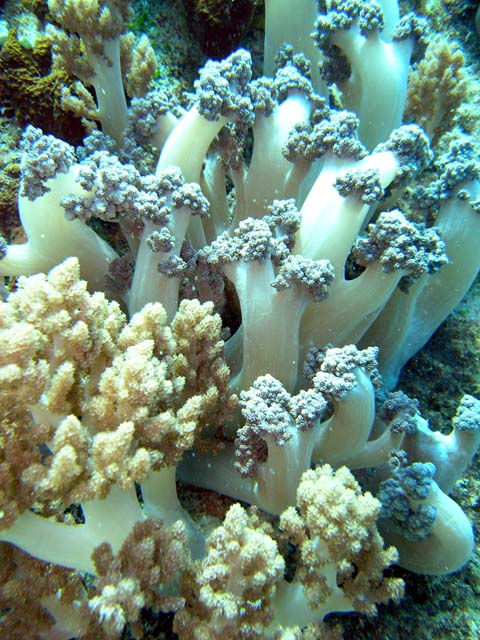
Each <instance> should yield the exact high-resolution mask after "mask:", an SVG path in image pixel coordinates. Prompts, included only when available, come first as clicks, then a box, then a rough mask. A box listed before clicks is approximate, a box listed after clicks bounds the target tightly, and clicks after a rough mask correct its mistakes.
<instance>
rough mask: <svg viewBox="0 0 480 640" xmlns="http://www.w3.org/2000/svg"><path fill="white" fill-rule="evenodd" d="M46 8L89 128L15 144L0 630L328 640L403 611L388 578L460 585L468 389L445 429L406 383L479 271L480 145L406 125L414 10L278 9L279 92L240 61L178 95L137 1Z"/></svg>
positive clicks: (224, 64) (367, 5)
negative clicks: (163, 81) (441, 140)
mask: <svg viewBox="0 0 480 640" xmlns="http://www.w3.org/2000/svg"><path fill="white" fill-rule="evenodd" d="M48 4H49V10H50V15H51V17H52V24H51V25H49V26H48V34H49V36H50V37H51V38H52V41H53V55H54V64H55V65H63V66H64V67H65V68H66V69H68V71H69V72H70V73H71V74H73V75H74V76H75V77H76V78H77V79H78V81H77V85H76V91H75V92H73V91H72V90H71V88H70V89H69V90H67V89H65V90H64V95H63V100H64V104H65V105H66V106H67V107H68V106H70V107H71V108H72V109H75V110H76V113H77V114H78V113H80V114H81V115H82V116H83V118H84V122H85V126H87V127H89V128H90V130H91V135H89V136H88V137H87V138H86V139H85V141H84V145H83V146H82V147H80V148H78V149H74V148H73V147H72V146H70V145H69V144H67V143H65V142H63V141H61V140H59V139H56V138H54V137H53V136H50V135H44V134H43V132H42V131H41V130H39V129H37V128H34V127H32V126H29V127H27V128H26V130H25V132H24V135H23V143H22V144H23V157H22V165H21V169H22V178H21V188H20V193H19V212H20V219H21V223H22V226H23V229H24V232H25V236H26V241H25V242H24V243H23V244H7V243H6V242H5V241H2V245H1V260H0V274H1V275H2V276H10V277H12V276H18V278H17V279H16V286H15V288H14V290H12V292H11V293H10V294H9V295H8V297H7V298H6V299H5V300H4V301H3V302H1V303H0V304H1V312H0V393H1V407H0V410H1V449H0V477H1V491H0V496H1V511H0V537H1V539H2V540H3V541H4V542H9V543H12V544H11V545H8V546H7V545H4V546H5V548H6V551H4V567H3V568H2V572H3V576H2V581H3V583H4V588H3V596H2V597H3V601H2V606H3V611H5V614H4V618H3V620H2V625H3V629H4V631H3V636H4V637H5V638H7V637H8V638H9V639H16V638H20V637H22V638H39V639H49V640H50V639H53V638H54V639H55V640H62V639H63V640H67V639H68V638H72V637H75V638H90V639H92V638H96V639H99V638H120V637H121V636H122V633H123V631H124V629H125V627H126V625H128V629H129V633H130V634H131V637H135V638H142V637H143V635H144V623H143V620H144V618H143V613H142V612H144V611H145V610H146V609H150V610H153V611H156V612H160V611H163V612H168V611H170V612H175V617H174V623H173V628H174V630H175V632H176V633H177V634H178V637H179V638H180V639H181V640H183V639H186V640H189V639H195V640H204V639H212V640H213V639H215V638H232V639H255V638H258V639H264V638H265V639H269V638H270V639H283V640H287V639H288V640H294V639H301V638H304V639H310V640H312V639H315V638H327V637H328V638H331V637H339V634H340V631H339V630H338V629H336V628H331V627H329V626H328V624H327V623H326V622H324V617H325V616H326V615H327V614H329V613H332V612H348V611H357V612H362V613H365V614H367V615H374V614H375V612H376V605H377V604H378V603H382V602H387V601H388V600H389V599H393V600H396V601H397V600H399V599H400V598H401V597H402V592H403V582H402V580H401V579H400V578H396V577H392V573H391V572H390V573H389V576H390V577H384V569H385V568H387V567H389V566H390V565H392V564H398V565H400V566H401V567H404V568H407V569H410V570H411V571H415V572H418V573H424V574H446V573H450V572H454V571H456V570H458V569H460V568H461V567H462V566H463V565H464V564H465V563H466V562H467V561H468V559H469V557H470V555H471V552H472V547H473V533H472V527H471V524H470V522H469V521H468V519H467V517H466V515H465V514H464V513H463V511H462V510H461V508H460V507H459V506H458V505H457V503H456V502H454V501H453V500H452V499H451V498H450V497H449V496H448V494H449V492H450V491H451V490H452V488H453V486H454V484H455V482H456V480H457V479H458V478H459V477H460V476H461V475H462V474H463V473H464V471H465V469H466V468H467V466H468V464H469V463H470V461H471V459H472V457H473V456H474V454H475V452H476V450H477V447H478V445H479V443H480V401H479V400H478V399H476V398H474V397H472V396H471V395H465V396H464V397H463V399H462V400H461V402H460V405H459V407H458V410H457V413H456V415H455V416H454V417H453V419H452V425H453V426H452V430H451V433H449V434H448V435H444V434H442V433H440V432H439V431H436V430H435V429H434V425H432V427H433V428H430V426H429V424H428V422H427V421H426V420H425V419H424V418H422V416H421V415H420V414H419V411H418V403H417V402H416V400H415V399H412V398H409V397H407V396H406V395H405V394H404V393H402V392H401V391H395V390H394V389H395V385H396V383H397V379H398V376H399V372H400V370H401V368H402V366H403V365H404V364H405V363H406V361H407V360H408V359H409V358H410V357H411V356H412V355H414V354H415V353H416V352H417V351H418V350H419V349H420V348H421V347H422V346H423V345H424V344H425V342H426V341H427V340H428V339H429V337H430V336H431V335H432V333H433V332H434V331H435V329H436V328H437V327H438V326H439V325H440V323H441V322H442V321H443V320H444V319H445V318H446V316H447V315H448V314H449V313H450V311H451V310H452V308H453V307H454V306H455V305H456V304H457V302H459V301H460V300H461V298H462V297H463V296H464V294H465V293H466V291H467V290H468V289H469V287H470V285H471V283H472V281H473V279H474V278H475V276H476V274H477V272H478V269H479V266H480V252H479V251H478V236H479V231H480V217H479V214H478V209H479V202H480V200H479V198H480V182H479V174H480V166H479V164H478V160H477V159H476V158H478V155H477V154H478V149H477V148H476V142H475V140H474V139H473V138H472V137H470V136H468V135H467V134H466V133H465V132H457V134H456V135H453V134H452V135H451V136H450V141H449V145H448V146H447V147H446V148H445V149H444V150H443V152H442V153H439V154H436V155H435V156H434V154H433V152H432V150H431V147H430V142H429V137H428V136H427V134H426V132H425V131H424V130H423V129H422V128H421V127H420V126H419V125H418V124H416V123H415V122H414V119H411V118H410V119H408V122H407V124H402V122H403V121H404V120H405V119H404V118H403V113H404V108H405V103H406V100H407V76H408V72H409V68H410V66H411V64H412V59H413V58H415V60H419V59H420V57H421V56H422V48H423V49H424V48H425V44H426V40H427V39H428V31H427V24H426V23H425V21H424V20H423V19H422V18H421V17H418V16H416V15H413V14H408V15H404V16H403V17H400V15H399V7H398V4H397V2H395V1H393V0H385V1H383V2H363V1H361V0H345V1H343V0H327V1H320V2H318V6H317V3H316V2H314V1H313V0H298V2H297V3H296V5H298V10H297V9H296V10H295V15H294V16H293V17H292V13H291V4H290V3H289V2H288V1H286V0H267V1H266V3H265V4H266V8H265V11H266V16H265V22H266V24H265V31H266V36H265V61H264V73H265V75H264V76H261V77H253V75H252V63H251V57H250V54H249V52H248V51H246V50H244V49H240V50H238V51H236V52H234V53H232V54H231V55H230V56H229V57H227V58H225V59H224V60H220V61H208V62H207V63H206V64H205V66H204V67H203V68H202V69H200V71H199V75H198V80H197V81H196V84H195V95H194V96H193V97H191V99H190V100H189V102H188V103H186V104H184V105H183V106H180V105H179V104H173V103H172V100H169V99H167V97H166V96H164V95H161V94H159V93H158V92H155V91H151V92H148V91H147V88H148V85H149V80H150V78H151V76H152V72H153V69H154V60H153V54H152V50H151V48H150V45H149V43H148V40H147V39H146V38H145V37H143V38H142V39H141V40H140V42H138V43H137V44H136V45H135V43H134V42H133V40H132V38H133V36H132V35H131V34H127V33H126V30H127V20H128V19H129V2H128V1H127V0H65V1H62V0H49V3H48ZM125 45H126V46H125ZM332 83H335V86H336V87H337V97H336V99H335V100H334V99H333V98H331V99H329V98H328V95H329V91H328V89H327V87H329V86H331V85H332ZM86 86H88V87H90V88H91V91H90V92H89V91H87V89H86V88H85V87H86ZM125 91H126V93H127V95H126V94H125ZM94 98H95V99H94ZM333 105H335V108H334V106H333ZM94 123H96V128H95V124H94ZM432 135H433V134H432V132H430V138H432ZM427 168H430V174H427V175H433V176H434V179H433V178H432V179H431V180H426V179H422V176H424V175H425V171H426V169H427ZM432 168H433V170H432ZM406 190H408V191H409V193H410V195H411V197H410V199H409V200H408V201H407V200H405V201H406V202H408V203H410V205H411V208H412V209H413V208H415V207H417V210H422V211H426V210H428V211H430V213H431V214H432V215H430V222H428V224H424V223H418V222H415V221H414V218H413V217H412V216H409V217H407V216H406V215H405V213H402V211H401V210H399V209H398V208H396V205H397V204H398V201H399V199H400V196H401V194H403V193H405V192H406ZM432 212H433V213H432ZM433 214H434V215H433ZM426 219H428V216H426ZM99 221H102V222H99ZM432 223H433V224H432ZM105 228H108V230H109V231H108V234H105V233H104V232H102V229H105ZM112 230H113V231H112ZM7 282H8V281H7ZM12 289H13V287H12ZM465 391H467V392H468V390H465ZM179 480H181V481H182V482H183V483H188V484H189V485H193V486H195V487H197V488H202V489H203V490H205V489H209V490H211V491H214V492H216V493H217V494H221V495H222V496H224V498H223V504H226V503H228V504H229V505H231V506H230V507H229V508H228V509H226V508H225V511H226V515H225V517H224V519H223V523H220V522H219V521H218V519H217V520H215V522H214V523H213V524H212V517H210V518H206V517H203V518H202V517H198V516H196V517H194V515H193V514H192V513H190V514H189V513H188V512H187V510H186V508H185V507H184V506H183V504H181V502H180V500H179V498H178V495H177V481H179ZM205 495H209V494H207V493H205ZM211 495H215V494H211ZM227 496H228V498H229V499H230V500H228V501H227V498H226V497H227ZM237 501H240V502H237ZM9 594H10V595H9ZM9 598H10V599H9Z"/></svg>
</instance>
